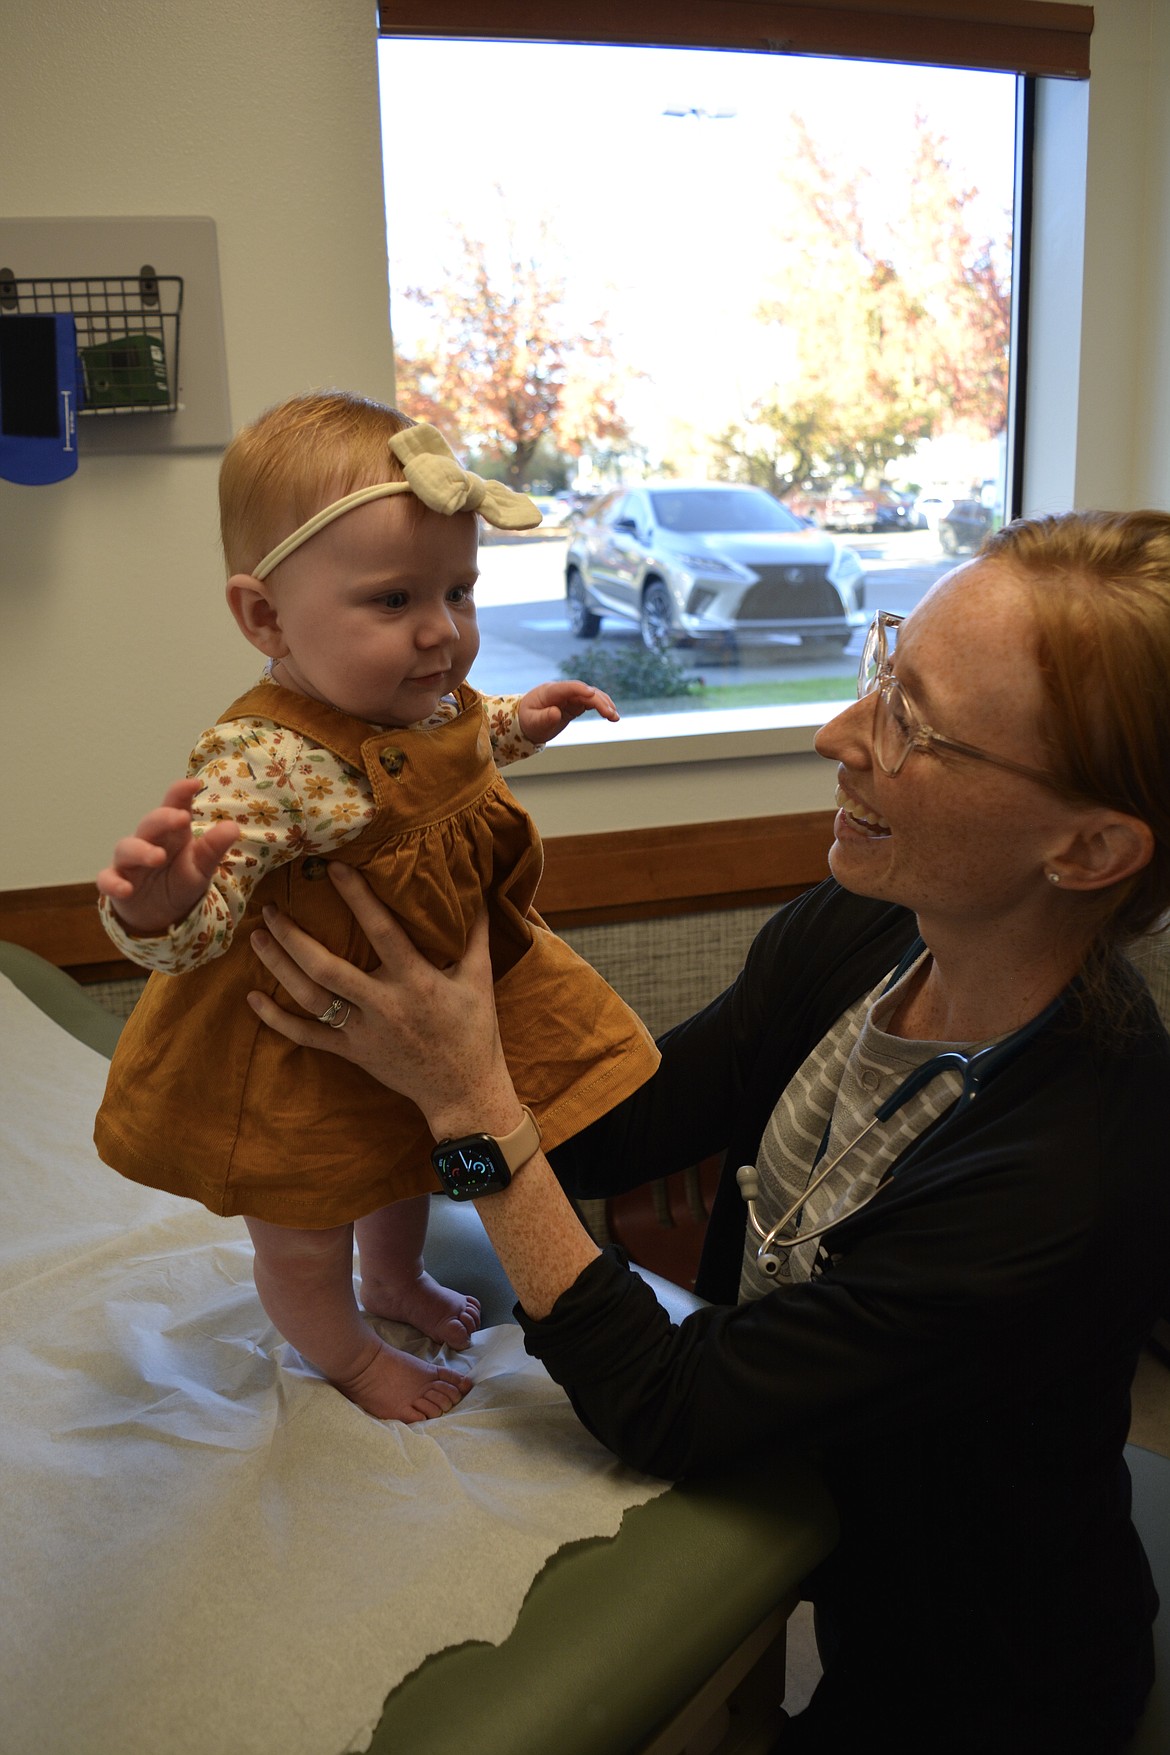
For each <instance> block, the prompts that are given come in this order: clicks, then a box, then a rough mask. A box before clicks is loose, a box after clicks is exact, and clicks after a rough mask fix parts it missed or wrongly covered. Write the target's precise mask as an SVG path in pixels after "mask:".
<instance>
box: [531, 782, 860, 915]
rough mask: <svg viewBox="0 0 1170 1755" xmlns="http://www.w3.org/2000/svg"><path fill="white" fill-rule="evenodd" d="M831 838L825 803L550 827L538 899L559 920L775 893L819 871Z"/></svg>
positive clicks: (701, 908) (798, 886)
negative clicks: (587, 830)
mask: <svg viewBox="0 0 1170 1755" xmlns="http://www.w3.org/2000/svg"><path fill="white" fill-rule="evenodd" d="M832 838H833V813H832V812H831V811H800V812H797V813H796V814H794V815H792V816H783V817H741V818H738V819H736V820H734V821H732V822H725V823H679V824H672V825H670V826H669V827H667V828H659V829H623V830H619V831H617V832H616V833H614V834H609V835H558V836H557V837H555V838H554V839H552V840H549V841H546V842H545V844H544V852H545V867H544V876H543V878H542V879H541V884H540V890H539V892H538V894H537V906H538V908H539V909H540V912H541V914H542V915H543V916H544V918H545V919H546V920H547V921H548V923H549V925H550V926H557V927H560V926H576V925H582V924H586V923H592V922H597V921H606V920H647V919H654V918H657V917H658V916H660V915H664V914H697V913H703V912H705V911H706V910H708V909H712V908H732V907H736V908H738V907H747V906H750V905H751V904H753V903H756V902H768V901H779V900H783V899H784V898H785V897H786V896H789V895H793V894H795V893H797V892H798V891H799V890H802V889H806V888H807V887H808V886H809V885H810V884H814V883H817V882H818V881H819V880H820V879H821V878H823V877H824V876H825V875H826V874H827V872H828V863H827V860H828V850H829V845H830V843H831V841H832Z"/></svg>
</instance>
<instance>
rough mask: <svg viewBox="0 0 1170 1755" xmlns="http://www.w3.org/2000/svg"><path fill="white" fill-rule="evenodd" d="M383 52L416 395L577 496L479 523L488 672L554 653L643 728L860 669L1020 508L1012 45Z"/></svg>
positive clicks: (476, 452) (459, 428) (535, 663)
mask: <svg viewBox="0 0 1170 1755" xmlns="http://www.w3.org/2000/svg"><path fill="white" fill-rule="evenodd" d="M379 68H380V77H381V83H382V98H383V109H384V130H383V133H384V138H385V140H386V142H387V147H386V203H387V231H388V245H389V256H390V265H391V316H392V323H393V329H394V336H395V346H396V355H397V366H398V383H399V390H398V396H399V402H400V404H401V406H402V407H403V408H404V409H405V410H406V411H407V412H408V413H410V414H412V415H414V416H415V417H416V418H420V419H430V420H433V421H434V422H435V424H436V425H438V426H439V427H440V428H441V429H442V430H443V431H444V432H445V433H446V435H447V437H448V438H449V439H450V440H451V442H452V444H453V445H454V446H455V448H456V449H457V451H459V452H460V454H461V455H462V456H463V457H464V458H465V460H466V461H467V462H468V463H469V465H470V466H471V467H473V468H477V469H479V470H481V472H483V473H486V474H495V475H500V476H502V477H503V478H504V479H508V480H511V481H512V482H513V483H514V484H515V485H518V486H522V487H525V488H527V489H529V490H531V491H532V492H534V493H537V494H539V495H541V496H546V497H547V503H548V505H549V507H550V511H552V513H553V515H551V516H548V517H546V520H545V522H544V524H543V525H542V527H541V529H540V530H539V531H537V532H534V533H532V534H531V535H525V536H523V537H501V536H499V535H497V534H495V533H493V534H491V535H489V537H488V539H487V540H486V542H485V545H484V550H483V556H482V581H481V585H480V587H479V589H478V592H477V596H478V599H479V603H480V622H481V629H482V647H481V653H480V657H479V660H478V661H477V665H476V670H475V673H474V680H475V681H476V682H477V684H478V685H479V686H480V687H482V688H484V689H487V690H492V691H500V692H503V691H507V690H512V689H519V688H526V687H530V686H532V685H533V684H534V683H536V682H538V681H541V680H543V679H544V678H546V677H548V676H552V675H556V674H557V673H558V670H559V669H560V668H561V667H562V666H563V667H564V668H565V670H566V671H567V673H569V674H575V675H583V676H586V677H589V678H590V679H591V680H595V681H597V682H598V683H599V684H600V685H601V686H603V687H606V688H608V689H609V690H610V692H611V693H613V694H614V695H615V698H617V699H618V703H619V706H620V707H621V708H622V711H623V715H625V716H626V717H629V716H630V715H644V716H645V719H646V728H647V730H650V729H651V728H652V725H653V722H654V719H655V716H656V715H659V714H662V713H664V712H677V711H679V710H680V709H681V710H685V711H686V712H687V713H695V714H701V713H704V712H710V711H712V710H718V711H719V712H720V720H719V723H720V724H721V725H726V724H727V723H729V721H728V719H727V714H728V712H729V711H733V712H735V711H742V712H743V713H745V714H747V715H749V716H750V719H751V720H752V722H759V719H760V717H761V715H765V716H766V714H767V712H768V711H769V710H771V709H777V708H781V709H783V708H785V707H786V706H789V705H790V704H792V703H794V702H810V701H812V702H827V701H832V700H839V699H842V698H845V697H847V696H848V695H849V693H850V692H851V690H852V687H853V676H854V674H855V670H856V662H857V653H858V650H859V647H860V640H861V635H862V630H863V628H864V625H865V624H866V622H867V620H868V618H869V616H870V614H872V611H873V610H874V609H875V608H888V609H892V610H897V611H901V612H903V613H904V612H905V611H906V610H908V609H910V608H911V607H913V604H914V603H915V602H917V601H918V599H919V597H921V595H922V594H923V592H924V591H925V590H926V589H927V588H928V587H929V585H930V584H931V583H933V581H934V580H935V579H936V578H938V577H940V576H941V575H942V574H943V573H944V572H945V571H947V570H948V569H949V568H950V567H951V566H953V565H954V564H956V561H957V560H959V559H962V558H963V557H964V555H966V554H969V553H971V552H973V549H974V548H975V547H977V546H978V542H979V541H980V540H981V538H982V535H983V534H984V532H985V531H986V530H987V529H989V528H991V527H992V526H993V525H994V524H995V523H996V522H998V521H1000V520H1002V519H1003V517H1004V516H1005V515H1010V510H1011V507H1010V504H1009V499H1010V496H1009V485H1008V484H1009V482H1010V480H1011V463H1010V459H1009V456H1008V440H1007V434H1008V431H1009V407H1008V385H1009V368H1010V359H1009V337H1010V333H1011V321H1012V311H1011V301H1012V296H1013V288H1014V284H1015V277H1014V274H1013V263H1012V231H1013V214H1014V211H1015V207H1016V202H1017V187H1016V184H1017V171H1016V151H1015V147H1016V132H1017V110H1018V92H1017V84H1018V82H1017V80H1016V78H1015V77H1014V76H1013V75H1012V74H1010V73H1003V72H1000V73H986V72H983V73H975V72H966V71H962V70H958V69H953V68H941V67H930V68H928V67H920V66H908V65H892V64H882V63H872V62H852V61H842V60H816V59H807V58H806V59H800V60H794V59H787V58H782V57H776V56H765V55H755V54H747V53H728V52H719V51H708V50H701V49H653V48H636V47H623V46H598V45H582V44H566V43H553V44H544V43H529V42H483V41H476V42H467V41H461V40H459V39H446V40H432V39H424V38H402V37H399V38H389V39H384V40H383V41H382V42H381V43H380V45H379ZM439 91H441V92H443V93H444V107H443V117H442V120H441V122H436V105H435V96H434V94H435V93H436V92H439ZM403 143H410V147H409V150H405V148H404V144H403ZM554 508H560V509H562V510H553V509H554ZM806 711H807V716H808V717H809V718H810V719H816V718H817V716H818V715H817V713H816V711H815V710H814V709H812V708H810V709H807V710H806ZM820 717H824V714H821V715H820Z"/></svg>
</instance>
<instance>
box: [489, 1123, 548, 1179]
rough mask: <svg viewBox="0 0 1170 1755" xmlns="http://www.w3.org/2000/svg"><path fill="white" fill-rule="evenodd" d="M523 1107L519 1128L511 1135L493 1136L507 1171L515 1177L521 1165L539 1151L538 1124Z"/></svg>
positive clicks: (513, 1130) (515, 1128) (514, 1129)
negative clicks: (522, 1117) (522, 1116)
mask: <svg viewBox="0 0 1170 1755" xmlns="http://www.w3.org/2000/svg"><path fill="white" fill-rule="evenodd" d="M523 1107H524V1119H523V1120H522V1121H521V1123H520V1125H519V1127H514V1128H513V1129H512V1131H511V1133H505V1134H495V1135H494V1136H493V1137H494V1139H495V1142H496V1144H497V1146H499V1148H500V1151H501V1153H502V1154H503V1158H504V1162H505V1164H507V1166H508V1169H509V1170H510V1171H511V1172H512V1173H513V1175H515V1173H516V1171H517V1170H519V1168H520V1166H521V1164H526V1163H527V1162H528V1160H529V1158H531V1156H532V1154H533V1153H534V1152H538V1151H539V1150H540V1123H539V1121H537V1119H536V1117H535V1115H533V1113H532V1111H531V1109H529V1108H528V1107H527V1106H523Z"/></svg>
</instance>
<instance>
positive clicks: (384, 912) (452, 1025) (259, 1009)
mask: <svg viewBox="0 0 1170 1755" xmlns="http://www.w3.org/2000/svg"><path fill="white" fill-rule="evenodd" d="M329 875H330V878H331V879H332V880H333V882H334V883H335V884H336V886H337V888H338V890H339V891H340V893H341V895H342V897H343V898H344V900H345V901H346V903H347V904H348V906H349V907H350V908H351V909H352V911H353V914H354V917H355V919H356V920H357V922H358V925H359V926H360V927H361V929H362V931H363V932H364V933H365V935H366V937H367V938H368V939H369V941H370V944H371V946H372V947H373V950H374V952H375V954H376V956H377V957H378V963H379V966H378V967H377V968H376V969H374V970H372V971H371V972H370V973H369V974H366V973H365V972H364V971H362V970H361V969H357V968H355V967H354V965H353V964H352V963H347V962H346V961H345V959H344V958H342V957H338V956H334V954H333V953H332V952H331V951H327V950H326V949H325V948H324V946H323V945H321V944H319V943H318V942H317V940H316V939H313V938H310V937H309V935H308V933H306V932H303V931H302V930H301V928H300V927H299V926H296V925H295V924H294V923H293V922H292V921H291V920H290V919H289V918H288V917H287V915H284V914H281V913H280V912H279V910H277V909H275V908H266V909H265V910H264V922H265V926H266V927H267V931H262V932H254V933H253V934H252V941H251V942H252V949H253V950H254V951H255V953H256V955H257V956H258V957H259V959H260V961H261V962H262V963H263V964H264V966H265V968H266V969H268V970H270V971H271V973H272V974H273V975H275V977H276V979H277V980H278V981H279V982H280V984H281V986H282V987H283V988H284V990H285V992H286V993H287V994H288V995H289V997H290V998H291V999H294V1000H295V1001H296V1002H297V1004H298V1005H300V1006H303V1007H304V1008H305V1010H306V1011H308V1012H311V1013H312V1014H313V1016H312V1017H310V1018H303V1017H300V1016H298V1015H297V1014H296V1013H294V1012H287V1011H285V1010H284V1009H283V1008H282V1007H281V1006H279V1005H277V1003H276V1001H275V1000H273V999H271V998H269V997H268V995H266V994H263V993H255V992H253V993H250V994H249V995H248V1003H249V1004H250V1005H251V1007H252V1009H253V1011H255V1012H256V1013H257V1015H258V1016H259V1017H260V1018H262V1019H263V1021H264V1022H265V1023H266V1024H268V1025H269V1026H270V1027H271V1028H272V1029H274V1030H279V1032H280V1034H281V1035H282V1036H287V1037H288V1039H289V1040H290V1041H291V1042H298V1043H300V1044H301V1045H302V1046H303V1047H306V1048H322V1049H324V1050H326V1052H328V1053H330V1054H337V1055H340V1056H341V1058H342V1059H343V1060H349V1061H352V1062H353V1063H354V1065H355V1066H360V1067H363V1068H364V1069H365V1071H366V1072H368V1073H371V1074H372V1075H373V1077H374V1078H376V1079H377V1080H378V1081H379V1083H381V1084H383V1085H387V1086H389V1088H390V1089H391V1090H394V1091H400V1092H402V1094H403V1095H404V1096H406V1097H409V1098H410V1100H411V1101H412V1102H413V1103H416V1104H417V1105H418V1107H419V1108H420V1109H421V1110H422V1113H423V1115H424V1116H425V1117H426V1120H427V1123H428V1125H429V1126H430V1128H431V1131H432V1133H434V1135H435V1137H436V1138H437V1139H438V1138H444V1137H446V1136H449V1135H451V1134H459V1133H469V1132H473V1131H474V1132H483V1131H486V1132H492V1133H505V1132H510V1131H511V1129H512V1128H513V1127H516V1126H517V1125H518V1124H519V1122H520V1119H521V1116H520V1101H519V1099H518V1097H517V1095H516V1092H515V1090H514V1088H513V1086H512V1081H511V1078H510V1076H509V1074H508V1069H507V1066H506V1064H505V1061H504V1055H503V1050H502V1048H501V1046H500V1033H499V1027H498V1024H497V1022H496V1007H495V996H494V994H493V992H492V969H491V960H490V958H489V955H488V929H487V915H486V914H481V915H480V916H479V918H478V919H477V921H476V923H475V925H474V926H473V928H472V931H471V935H470V938H469V941H468V947H467V955H466V956H465V957H464V959H463V961H462V962H461V963H455V964H453V965H452V966H451V967H450V968H448V969H436V968H435V966H434V964H433V963H430V962H428V961H427V959H426V958H425V957H424V956H423V955H422V954H421V953H420V952H419V951H417V950H416V949H415V947H414V945H413V944H412V943H411V941H410V939H409V938H408V937H407V935H406V933H405V932H404V931H403V930H402V928H401V926H400V925H399V924H398V922H397V921H396V920H395V918H394V916H393V915H392V914H391V913H390V912H389V910H388V909H387V908H384V907H383V905H382V903H381V902H379V901H378V899H377V897H376V896H375V895H374V893H373V891H372V890H371V889H370V887H369V885H368V884H367V883H366V881H365V879H364V878H363V877H362V876H361V875H360V873H358V872H356V871H354V870H353V868H352V867H351V866H348V865H344V864H342V863H341V862H340V861H338V862H336V863H331V864H330V867H329ZM335 998H336V999H339V1000H340V1001H341V1005H340V1007H339V1008H338V1011H337V1014H336V1015H335V1018H334V1020H333V1022H332V1023H331V1024H327V1023H323V1022H320V1021H318V1020H320V1019H321V1017H322V1015H323V1014H324V1013H325V1012H326V1011H327V1010H328V1009H329V1008H330V1006H331V1005H332V1002H333V1000H334V999H335ZM347 1006H348V1007H349V1010H348V1012H347V1011H346V1007H347ZM342 1019H344V1023H342V1022H341V1020H342Z"/></svg>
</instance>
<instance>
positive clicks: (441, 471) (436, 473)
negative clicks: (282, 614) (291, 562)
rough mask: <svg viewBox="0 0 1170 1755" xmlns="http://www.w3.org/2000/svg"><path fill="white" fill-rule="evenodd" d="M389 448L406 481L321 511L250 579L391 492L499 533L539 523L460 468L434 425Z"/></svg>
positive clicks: (410, 430)
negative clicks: (467, 516) (474, 516)
mask: <svg viewBox="0 0 1170 1755" xmlns="http://www.w3.org/2000/svg"><path fill="white" fill-rule="evenodd" d="M390 449H391V451H393V453H394V455H395V457H397V459H398V461H399V463H401V465H402V468H403V471H404V473H405V475H406V480H405V481H380V482H376V483H375V484H374V486H373V487H364V488H358V489H357V491H356V493H352V494H346V495H345V497H344V499H340V500H334V502H333V504H332V505H331V506H325V507H323V508H322V510H321V511H320V512H316V513H314V515H313V516H312V517H311V518H309V519H307V520H306V521H305V523H304V524H302V525H301V526H300V528H299V529H297V530H294V531H293V533H292V535H291V536H286V537H285V539H284V541H283V542H278V543H277V545H276V547H275V548H274V549H270V550H269V552H268V553H267V554H266V555H265V556H264V559H263V560H262V561H261V562H260V564H259V566H257V567H253V569H252V577H253V579H267V577H268V575H269V573H271V571H272V569H273V567H276V566H279V564H280V562H281V561H283V560H284V559H285V557H286V556H288V555H291V554H292V552H293V550H294V549H297V548H300V546H301V544H302V543H303V542H308V540H309V538H310V536H316V534H317V532H318V530H323V529H324V528H325V526H326V524H332V522H333V520H334V519H335V518H340V517H341V515H342V513H343V512H349V511H352V509H353V508H354V507H355V506H364V505H365V503H366V501H367V500H384V499H386V498H387V497H388V496H389V495H390V494H415V495H416V496H417V497H418V498H419V499H420V500H421V501H422V503H423V505H424V506H429V507H430V509H431V511H432V512H444V513H447V514H448V515H450V514H451V513H453V512H478V513H479V515H480V517H481V518H486V520H487V522H488V523H489V524H494V525H495V527H496V529H497V530H534V529H535V528H536V526H537V525H538V524H539V523H540V511H539V509H538V508H537V506H536V505H535V504H534V503H533V501H532V500H530V499H529V498H528V495H527V494H519V493H517V492H516V490H515V488H510V487H505V485H504V483H503V482H502V481H485V480H484V479H483V477H482V476H480V475H473V474H472V473H471V471H470V470H469V469H462V468H461V467H460V465H459V464H458V463H457V462H456V460H455V454H454V452H453V451H452V450H451V447H450V445H448V443H447V441H446V439H445V438H444V437H443V435H442V433H440V432H439V431H438V430H437V429H436V428H435V427H428V426H416V427H407V428H406V430H405V431H404V432H401V433H395V435H394V437H393V438H392V439H391V440H390Z"/></svg>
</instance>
